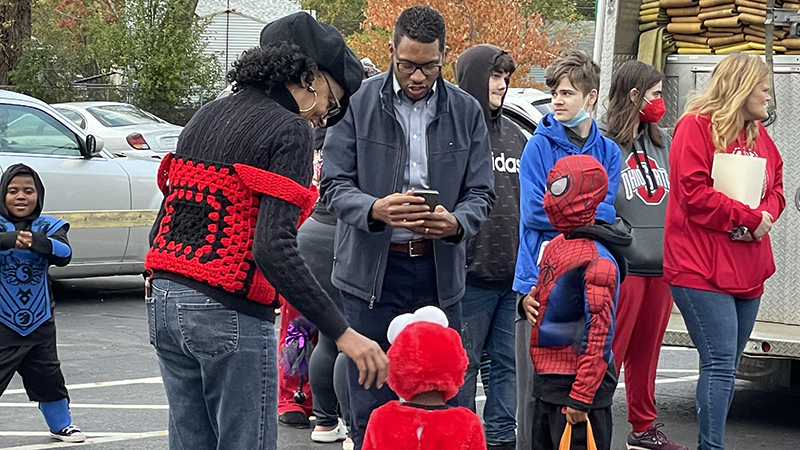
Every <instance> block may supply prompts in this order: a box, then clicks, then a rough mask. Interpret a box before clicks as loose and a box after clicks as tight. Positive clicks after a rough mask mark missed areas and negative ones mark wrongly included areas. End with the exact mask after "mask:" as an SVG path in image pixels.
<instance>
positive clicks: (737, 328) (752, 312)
mask: <svg viewBox="0 0 800 450" xmlns="http://www.w3.org/2000/svg"><path fill="white" fill-rule="evenodd" d="M670 291H672V298H673V299H674V300H675V304H676V305H678V309H680V310H681V315H682V316H683V320H684V322H686V329H687V330H688V331H689V336H690V337H691V338H692V342H693V343H694V345H695V347H697V352H698V353H699V354H700V363H701V365H700V379H699V380H698V381H697V397H696V400H695V402H696V406H697V422H698V426H699V428H700V434H699V435H698V437H697V441H698V445H697V448H698V450H711V449H724V448H725V443H724V437H725V421H726V419H727V418H728V409H729V408H730V405H731V402H732V401H733V389H734V381H735V376H736V369H737V368H738V367H739V360H740V359H741V357H742V352H743V351H744V346H745V345H746V344H747V339H748V338H749V337H750V332H751V331H753V325H754V324H755V321H756V315H757V314H758V305H759V303H760V302H761V297H758V298H755V299H741V298H736V297H733V296H731V295H728V294H722V293H719V292H711V291H701V290H698V289H690V288H685V287H678V286H670Z"/></svg>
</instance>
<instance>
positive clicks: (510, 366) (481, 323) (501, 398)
mask: <svg viewBox="0 0 800 450" xmlns="http://www.w3.org/2000/svg"><path fill="white" fill-rule="evenodd" d="M516 305H517V295H516V293H515V292H514V291H512V290H511V287H508V288H506V289H482V288H479V287H475V286H470V285H467V291H466V293H465V294H464V297H462V298H461V310H462V322H463V325H462V328H461V339H462V342H463V343H464V349H465V350H466V351H467V357H468V358H469V366H468V367H467V374H466V376H465V377H464V385H463V386H461V390H460V391H459V393H458V404H459V405H460V406H464V407H466V408H469V409H471V410H472V411H475V390H476V389H475V388H476V384H477V376H478V370H479V367H480V364H481V355H482V353H483V350H484V349H486V352H487V353H488V355H489V358H490V360H491V363H490V365H489V367H490V369H489V385H488V386H486V385H484V390H485V391H486V404H485V405H484V407H483V422H484V429H485V432H486V443H487V444H492V445H498V444H502V443H504V442H513V441H515V440H516V439H517V436H516V429H517V421H516V414H517V397H516V395H517V393H516V390H517V379H516V370H515V367H514V359H515V358H514V318H515V312H514V311H515V310H516Z"/></svg>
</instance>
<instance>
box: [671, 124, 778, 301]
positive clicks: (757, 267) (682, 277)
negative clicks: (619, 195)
mask: <svg viewBox="0 0 800 450" xmlns="http://www.w3.org/2000/svg"><path fill="white" fill-rule="evenodd" d="M758 129H759V134H758V138H756V140H755V142H754V144H753V146H752V148H747V145H746V142H747V141H746V137H745V134H744V132H742V134H740V135H739V138H738V139H737V140H736V142H734V143H733V144H731V145H730V146H728V148H727V152H728V153H737V154H743V155H749V156H757V157H761V158H766V159H767V167H766V177H765V183H764V189H763V192H762V195H761V204H759V206H758V208H757V209H751V208H750V207H749V206H747V205H745V204H744V203H741V202H739V201H736V200H733V199H731V198H729V197H727V196H726V195H724V194H722V193H720V192H717V191H715V190H714V188H713V185H714V181H713V180H712V178H711V166H712V164H713V161H714V144H713V142H712V139H711V121H710V120H709V118H708V117H705V116H697V115H694V114H687V115H685V116H683V117H682V118H681V119H680V120H679V121H678V124H677V125H676V127H675V135H674V138H673V141H672V147H671V149H670V155H669V166H670V175H669V181H670V188H671V192H670V195H669V199H668V200H667V213H666V223H665V226H664V278H665V279H666V281H667V282H668V283H669V284H672V285H675V286H683V287H688V288H693V289H701V290H706V291H713V292H722V293H726V294H730V295H733V296H735V297H738V298H745V299H747V298H756V297H759V296H760V295H761V294H762V293H763V292H764V281H765V280H766V279H767V278H769V277H770V276H771V275H772V274H773V273H774V272H775V262H774V260H773V257H772V246H771V245H770V239H769V235H767V236H766V237H764V239H763V240H762V241H761V242H756V241H753V242H744V241H731V240H730V235H729V234H728V232H729V231H731V230H732V229H733V228H734V227H736V226H739V225H744V226H746V227H747V228H748V229H749V230H750V231H751V232H752V231H753V230H755V229H756V228H758V225H759V224H760V223H761V211H767V212H769V213H770V214H771V215H772V217H773V219H774V220H778V217H780V215H781V213H782V212H783V209H784V207H785V206H786V200H785V199H784V197H783V160H782V159H781V155H780V153H778V149H777V147H775V143H774V142H773V141H772V138H770V137H769V135H768V134H767V130H766V129H765V128H764V126H763V125H761V124H760V123H759V124H758Z"/></svg>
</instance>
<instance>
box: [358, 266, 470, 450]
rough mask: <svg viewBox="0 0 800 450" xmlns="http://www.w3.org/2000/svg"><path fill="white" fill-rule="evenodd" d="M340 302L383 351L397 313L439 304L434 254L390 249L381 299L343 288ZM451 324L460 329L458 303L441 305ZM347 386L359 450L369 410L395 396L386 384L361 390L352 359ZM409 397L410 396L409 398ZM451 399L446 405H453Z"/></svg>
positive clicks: (459, 307)
mask: <svg viewBox="0 0 800 450" xmlns="http://www.w3.org/2000/svg"><path fill="white" fill-rule="evenodd" d="M342 304H343V306H344V315H345V318H346V319H347V322H348V323H349V324H350V326H351V327H353V329H354V330H356V331H358V332H359V333H361V334H363V335H364V336H366V337H368V338H370V339H372V340H374V341H375V342H377V343H378V344H380V346H381V348H382V349H383V350H384V351H386V350H388V349H389V341H388V338H387V337H386V331H387V330H388V329H389V322H391V321H392V319H394V318H395V317H397V316H399V315H400V314H403V313H407V312H414V311H416V310H417V309H419V308H422V307H423V306H428V305H435V306H439V301H438V297H437V294H436V267H435V264H434V262H433V256H430V255H428V256H419V257H416V258H411V257H409V256H407V255H404V254H402V253H396V252H391V253H390V254H389V260H388V262H387V265H386V276H385V278H384V281H383V291H381V299H380V301H377V302H375V303H374V304H373V306H372V308H370V305H369V302H367V301H366V300H364V299H361V298H358V297H356V296H354V295H351V294H348V293H347V292H344V291H342ZM443 310H444V313H445V314H446V315H447V319H448V320H449V322H450V327H451V328H453V329H455V330H460V329H461V303H456V304H454V305H451V306H448V307H447V308H443ZM347 378H348V387H349V389H350V392H349V394H350V436H351V437H352V438H353V442H354V443H355V448H356V450H361V446H362V444H363V441H364V433H365V432H366V429H367V422H368V421H369V416H370V414H372V411H373V410H374V409H376V408H378V407H379V406H381V405H383V404H385V403H388V402H389V401H391V400H397V395H396V394H395V393H394V392H393V391H392V390H391V389H389V385H387V384H385V385H384V386H383V387H382V388H381V389H377V388H376V387H375V386H374V385H373V386H372V387H370V388H369V389H364V387H363V386H361V385H360V384H358V368H356V365H355V363H353V361H352V360H351V359H348V367H347ZM408 400H410V399H408ZM453 403H454V402H453V401H452V400H451V401H449V402H448V404H453Z"/></svg>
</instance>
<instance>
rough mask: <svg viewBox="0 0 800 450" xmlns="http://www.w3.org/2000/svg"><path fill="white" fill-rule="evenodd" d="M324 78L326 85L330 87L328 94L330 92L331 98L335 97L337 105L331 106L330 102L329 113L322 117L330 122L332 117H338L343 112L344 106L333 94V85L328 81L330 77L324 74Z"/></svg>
mask: <svg viewBox="0 0 800 450" xmlns="http://www.w3.org/2000/svg"><path fill="white" fill-rule="evenodd" d="M322 77H323V78H325V84H327V85H328V92H330V96H331V97H333V100H334V101H336V104H334V105H333V106H331V105H330V102H328V112H326V113H325V115H324V116H322V118H323V119H325V120H328V119H330V118H332V117H336V116H337V115H338V114H339V113H340V112H342V105H341V103H339V98H338V97H336V94H334V93H333V89H331V83H330V81H328V76H327V75H325V74H322ZM329 98H330V97H329Z"/></svg>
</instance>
